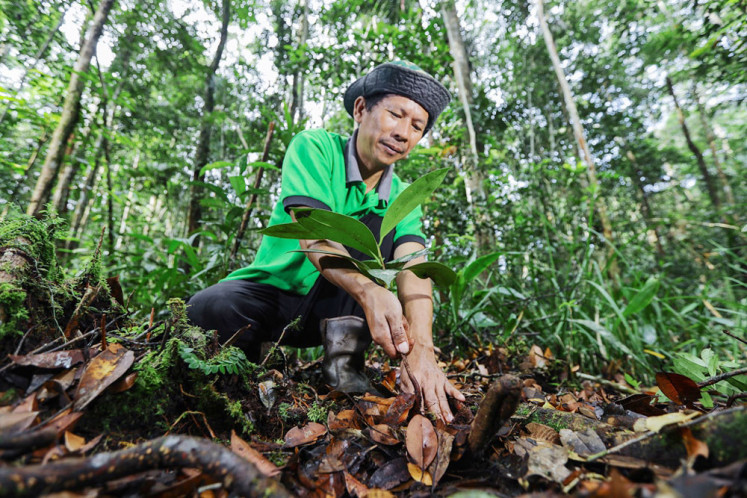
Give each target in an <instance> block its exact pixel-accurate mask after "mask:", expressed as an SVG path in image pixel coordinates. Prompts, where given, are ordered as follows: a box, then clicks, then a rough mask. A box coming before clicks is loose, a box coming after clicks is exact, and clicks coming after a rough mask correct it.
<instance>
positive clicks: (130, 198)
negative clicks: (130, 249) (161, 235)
mask: <svg viewBox="0 0 747 498" xmlns="http://www.w3.org/2000/svg"><path fill="white" fill-rule="evenodd" d="M139 164H140V150H138V151H137V152H136V153H135V160H134V161H133V163H132V171H136V170H137V167H138V165H139ZM134 197H135V186H134V184H133V180H132V179H130V181H129V182H128V185H127V200H126V201H125V207H124V210H123V211H122V219H120V220H119V233H118V237H117V244H116V245H115V246H114V250H115V251H117V250H119V249H120V248H121V247H122V245H123V244H124V233H125V230H126V229H127V218H128V217H129V215H130V211H132V203H133V202H134V201H135V199H134Z"/></svg>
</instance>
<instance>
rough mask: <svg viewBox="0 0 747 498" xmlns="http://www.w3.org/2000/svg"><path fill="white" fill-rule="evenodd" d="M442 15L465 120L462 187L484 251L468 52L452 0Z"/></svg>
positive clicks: (482, 197)
mask: <svg viewBox="0 0 747 498" xmlns="http://www.w3.org/2000/svg"><path fill="white" fill-rule="evenodd" d="M441 15H442V16H443V19H444V24H445V25H446V34H447V36H448V38H449V52H450V53H451V57H452V58H453V59H454V62H453V64H452V67H453V69H454V78H455V79H456V81H457V87H458V89H459V101H460V102H461V104H462V110H463V112H464V121H465V124H466V125H467V138H468V140H469V152H468V153H467V155H466V157H465V168H464V169H465V171H464V186H465V194H466V196H467V202H468V203H469V205H470V209H471V211H472V213H471V214H472V216H471V218H472V224H473V228H474V232H475V239H476V241H477V250H478V252H485V251H487V250H488V249H489V248H490V245H491V239H492V237H491V236H490V231H489V230H488V228H487V227H486V224H487V223H486V217H485V209H486V197H487V196H486V195H485V188H484V187H483V177H482V172H481V171H480V169H479V164H480V160H479V152H478V147H477V132H476V131H475V126H474V123H473V121H472V103H473V96H472V80H471V78H470V69H469V55H468V54H467V49H466V47H465V46H464V40H463V39H462V33H461V31H460V28H459V17H458V15H457V11H456V6H455V5H454V2H453V1H451V0H450V1H448V2H445V3H444V4H443V5H442V7H441Z"/></svg>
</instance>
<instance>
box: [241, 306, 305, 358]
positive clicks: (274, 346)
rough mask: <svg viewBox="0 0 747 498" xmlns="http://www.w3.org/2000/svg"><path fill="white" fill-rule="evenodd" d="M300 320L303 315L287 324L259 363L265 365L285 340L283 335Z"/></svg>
mask: <svg viewBox="0 0 747 498" xmlns="http://www.w3.org/2000/svg"><path fill="white" fill-rule="evenodd" d="M300 321H301V317H300V316H299V317H298V318H296V319H294V320H292V321H291V322H290V323H289V324H288V325H286V326H285V328H284V329H283V331H282V332H281V333H280V337H278V340H277V342H275V344H273V345H272V347H271V348H270V350H269V351H268V352H267V355H266V356H265V359H264V360H262V363H260V364H259V366H260V367H263V366H265V363H267V360H268V359H269V358H270V356H272V353H274V352H275V350H276V349H277V348H278V346H279V345H280V343H281V342H283V337H285V333H286V332H287V331H288V330H292V329H294V328H295V327H297V326H298V324H299V322H300ZM229 340H230V339H229Z"/></svg>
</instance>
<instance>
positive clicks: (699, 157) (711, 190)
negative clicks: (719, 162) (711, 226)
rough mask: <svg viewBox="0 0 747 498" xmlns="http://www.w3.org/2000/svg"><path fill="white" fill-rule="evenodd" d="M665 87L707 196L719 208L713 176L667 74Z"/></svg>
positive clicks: (719, 203)
mask: <svg viewBox="0 0 747 498" xmlns="http://www.w3.org/2000/svg"><path fill="white" fill-rule="evenodd" d="M667 89H668V90H669V95H671V96H672V100H673V101H674V108H675V109H676V110H677V119H678V120H679V122H680V126H681V127H682V134H683V135H685V141H686V142H687V147H688V148H689V149H690V152H692V153H693V155H694V156H695V159H696V161H697V162H698V168H699V169H700V174H701V175H703V183H705V185H706V190H707V191H708V197H709V198H710V199H711V204H713V207H715V208H716V209H719V208H720V207H721V200H720V199H719V197H718V192H717V191H716V186H715V185H714V184H713V178H712V177H711V174H710V173H709V172H708V166H706V163H705V159H704V158H703V154H702V153H701V152H700V149H698V146H697V145H695V142H693V139H692V138H691V136H690V129H689V128H688V127H687V122H685V113H684V112H682V108H681V107H680V104H679V102H677V95H676V94H675V93H674V85H673V84H672V80H671V79H670V78H669V76H667Z"/></svg>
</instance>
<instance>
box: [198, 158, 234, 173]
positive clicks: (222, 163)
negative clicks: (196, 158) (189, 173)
mask: <svg viewBox="0 0 747 498" xmlns="http://www.w3.org/2000/svg"><path fill="white" fill-rule="evenodd" d="M226 166H233V163H232V162H229V161H215V162H214V163H210V164H206V165H205V166H203V167H202V168H200V175H199V176H202V175H204V174H205V172H206V171H210V170H211V169H220V168H225V167H226Z"/></svg>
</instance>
